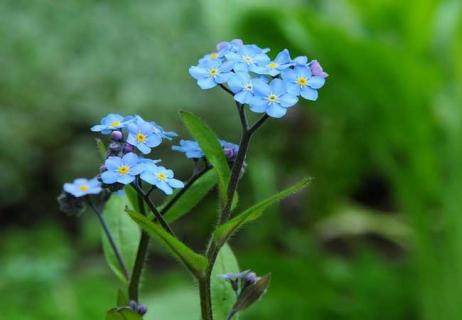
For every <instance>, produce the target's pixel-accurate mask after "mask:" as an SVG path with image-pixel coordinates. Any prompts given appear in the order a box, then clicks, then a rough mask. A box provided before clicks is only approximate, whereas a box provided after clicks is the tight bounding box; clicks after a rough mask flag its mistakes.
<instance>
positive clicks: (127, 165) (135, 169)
mask: <svg viewBox="0 0 462 320" xmlns="http://www.w3.org/2000/svg"><path fill="white" fill-rule="evenodd" d="M104 166H105V167H106V171H104V172H103V173H102V174H101V180H102V181H103V182H104V183H105V184H113V183H116V182H118V183H122V184H129V183H131V182H133V180H135V177H136V176H137V175H139V174H140V173H141V172H142V171H143V169H144V163H143V162H141V163H140V161H139V158H138V156H137V155H136V154H135V153H133V152H130V153H127V154H126V155H124V156H123V157H122V158H120V157H109V158H107V159H106V162H105V163H104Z"/></svg>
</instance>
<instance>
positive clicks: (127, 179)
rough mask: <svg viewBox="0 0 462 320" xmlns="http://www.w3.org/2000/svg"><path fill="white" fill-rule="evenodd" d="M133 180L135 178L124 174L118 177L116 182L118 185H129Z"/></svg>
mask: <svg viewBox="0 0 462 320" xmlns="http://www.w3.org/2000/svg"><path fill="white" fill-rule="evenodd" d="M133 180H135V176H132V175H129V174H126V175H123V176H119V177H118V178H117V182H118V183H122V184H129V183H132V182H133Z"/></svg>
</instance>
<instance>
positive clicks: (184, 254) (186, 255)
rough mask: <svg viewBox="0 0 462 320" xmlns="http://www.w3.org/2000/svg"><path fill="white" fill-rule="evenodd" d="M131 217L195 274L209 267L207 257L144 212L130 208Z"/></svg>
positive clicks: (200, 273) (201, 272) (199, 273)
mask: <svg viewBox="0 0 462 320" xmlns="http://www.w3.org/2000/svg"><path fill="white" fill-rule="evenodd" d="M127 212H128V214H129V215H130V217H131V218H132V219H133V221H135V222H136V223H137V224H138V225H139V226H140V227H141V228H142V229H143V230H144V231H146V232H147V233H148V234H149V235H150V236H151V237H155V238H158V239H159V240H160V241H161V243H162V244H163V245H165V246H166V247H167V248H168V249H169V250H170V252H171V253H172V254H173V255H174V256H175V257H176V258H178V259H179V260H180V261H181V262H183V263H184V265H185V266H186V268H188V269H189V270H190V271H191V272H192V273H193V274H195V275H198V276H199V275H202V274H203V272H204V271H205V269H206V268H207V259H206V258H205V257H204V256H202V255H200V254H198V253H196V252H194V251H193V250H192V249H190V248H189V247H188V246H187V245H186V244H184V243H183V242H181V241H180V240H178V239H177V238H175V237H174V236H172V235H171V234H170V233H168V232H167V231H165V230H164V229H163V228H162V227H161V226H160V225H158V224H156V223H154V222H152V221H150V220H149V219H148V218H146V217H145V216H143V215H142V214H140V213H138V212H136V211H133V210H130V209H128V210H127Z"/></svg>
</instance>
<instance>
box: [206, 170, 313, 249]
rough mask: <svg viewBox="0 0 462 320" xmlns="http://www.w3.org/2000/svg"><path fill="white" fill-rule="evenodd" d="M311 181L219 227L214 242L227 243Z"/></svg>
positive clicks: (254, 207) (296, 186)
mask: <svg viewBox="0 0 462 320" xmlns="http://www.w3.org/2000/svg"><path fill="white" fill-rule="evenodd" d="M310 181H311V178H305V179H303V180H301V181H299V182H298V183H296V184H295V185H293V186H291V187H289V188H287V189H285V190H284V191H281V192H279V193H277V194H275V195H273V196H271V197H269V198H267V199H265V200H263V201H261V202H259V203H258V204H256V205H254V206H252V207H250V208H249V209H247V210H245V211H244V212H242V213H240V214H239V215H237V216H235V217H234V218H232V219H231V220H229V221H228V222H226V223H224V224H222V225H221V226H219V227H218V228H217V229H216V230H215V232H214V236H213V237H214V240H215V241H217V242H225V241H227V240H228V239H229V237H231V236H232V235H233V234H234V233H235V232H236V231H237V230H238V229H239V228H240V227H242V226H243V225H244V224H246V223H249V222H251V221H253V220H255V219H257V218H259V217H260V216H261V214H262V213H263V211H265V209H266V208H267V207H269V206H270V205H272V204H273V203H275V202H278V201H281V200H282V199H284V198H287V197H288V196H290V195H291V194H293V193H295V192H298V191H300V190H301V189H303V188H304V187H306V186H307V185H308V184H309V183H310Z"/></svg>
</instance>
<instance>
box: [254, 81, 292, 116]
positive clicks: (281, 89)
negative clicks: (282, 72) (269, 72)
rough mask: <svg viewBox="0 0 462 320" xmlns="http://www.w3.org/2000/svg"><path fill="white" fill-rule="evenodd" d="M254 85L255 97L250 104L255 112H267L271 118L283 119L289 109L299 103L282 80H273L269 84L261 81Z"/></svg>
mask: <svg viewBox="0 0 462 320" xmlns="http://www.w3.org/2000/svg"><path fill="white" fill-rule="evenodd" d="M254 84H255V85H254V93H255V96H254V97H253V98H252V99H251V101H250V103H249V107H250V110H251V111H253V112H257V113H262V112H266V114H267V115H269V116H270V117H273V118H281V117H282V116H284V115H285V114H286V113H287V108H290V107H292V106H293V105H295V104H296V103H297V101H298V98H297V96H296V95H294V94H293V93H289V92H288V90H287V86H286V84H285V82H284V81H282V80H281V79H278V78H276V79H273V80H272V81H271V82H270V83H269V84H268V83H266V82H265V81H262V80H259V81H255V83H254Z"/></svg>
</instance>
